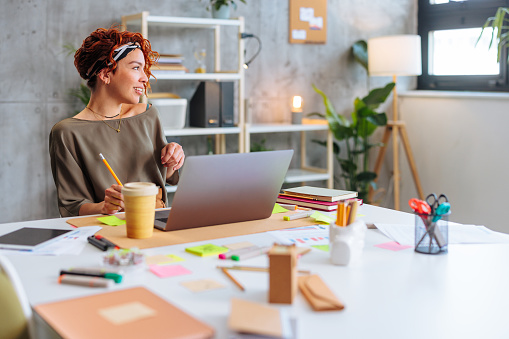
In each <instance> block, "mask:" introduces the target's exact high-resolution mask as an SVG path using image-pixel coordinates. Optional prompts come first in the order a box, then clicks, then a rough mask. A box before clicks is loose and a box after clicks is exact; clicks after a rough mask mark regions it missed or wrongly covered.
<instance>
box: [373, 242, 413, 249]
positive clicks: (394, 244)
mask: <svg viewBox="0 0 509 339" xmlns="http://www.w3.org/2000/svg"><path fill="white" fill-rule="evenodd" d="M375 247H379V248H384V249H386V250H391V251H401V250H406V249H407V248H412V247H413V246H410V245H400V244H398V243H397V242H395V241H389V242H385V243H383V244H378V245H375Z"/></svg>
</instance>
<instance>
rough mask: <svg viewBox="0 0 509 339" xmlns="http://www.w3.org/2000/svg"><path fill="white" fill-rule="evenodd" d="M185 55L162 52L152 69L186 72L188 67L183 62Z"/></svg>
mask: <svg viewBox="0 0 509 339" xmlns="http://www.w3.org/2000/svg"><path fill="white" fill-rule="evenodd" d="M183 62H184V57H183V56H182V55H181V54H160V57H159V59H158V60H157V63H155V64H154V66H152V67H153V68H152V70H156V71H165V72H171V73H186V72H188V69H187V68H186V67H185V66H184V65H183V64H182V63H183Z"/></svg>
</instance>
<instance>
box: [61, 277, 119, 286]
mask: <svg viewBox="0 0 509 339" xmlns="http://www.w3.org/2000/svg"><path fill="white" fill-rule="evenodd" d="M58 283H59V284H70V285H79V286H88V287H110V286H112V285H113V284H114V282H113V280H111V279H105V278H97V277H84V276H78V275H61V276H60V277H59V278H58Z"/></svg>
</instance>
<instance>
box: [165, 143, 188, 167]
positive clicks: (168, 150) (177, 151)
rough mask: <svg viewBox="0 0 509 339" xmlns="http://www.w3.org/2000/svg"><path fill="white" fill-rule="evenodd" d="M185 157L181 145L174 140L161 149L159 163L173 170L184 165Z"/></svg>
mask: <svg viewBox="0 0 509 339" xmlns="http://www.w3.org/2000/svg"><path fill="white" fill-rule="evenodd" d="M185 157H186V156H185V154H184V150H183V149H182V146H180V145H179V144H177V143H176V142H171V143H169V144H168V145H166V146H164V148H163V149H162V151H161V163H162V164H163V166H164V167H167V168H168V169H171V170H172V171H173V172H174V171H176V170H178V169H179V168H181V167H182V165H184V159H185Z"/></svg>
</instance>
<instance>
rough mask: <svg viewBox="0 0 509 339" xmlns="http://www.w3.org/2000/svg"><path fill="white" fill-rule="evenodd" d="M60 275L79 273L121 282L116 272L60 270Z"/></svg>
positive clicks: (84, 275)
mask: <svg viewBox="0 0 509 339" xmlns="http://www.w3.org/2000/svg"><path fill="white" fill-rule="evenodd" d="M60 275H79V276H83V277H96V278H105V279H111V280H113V281H114V282H116V283H117V284H118V283H120V282H122V276H121V275H120V274H117V273H89V272H79V271H65V270H61V271H60Z"/></svg>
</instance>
